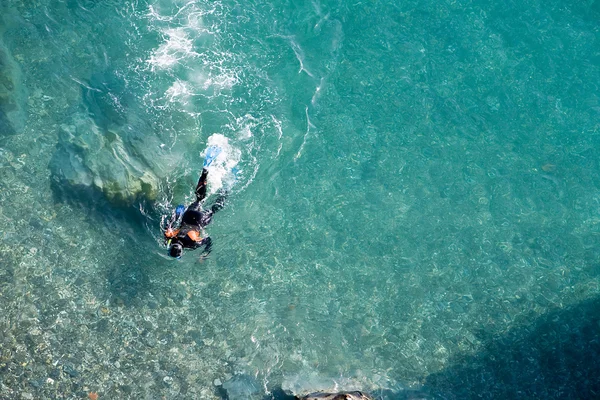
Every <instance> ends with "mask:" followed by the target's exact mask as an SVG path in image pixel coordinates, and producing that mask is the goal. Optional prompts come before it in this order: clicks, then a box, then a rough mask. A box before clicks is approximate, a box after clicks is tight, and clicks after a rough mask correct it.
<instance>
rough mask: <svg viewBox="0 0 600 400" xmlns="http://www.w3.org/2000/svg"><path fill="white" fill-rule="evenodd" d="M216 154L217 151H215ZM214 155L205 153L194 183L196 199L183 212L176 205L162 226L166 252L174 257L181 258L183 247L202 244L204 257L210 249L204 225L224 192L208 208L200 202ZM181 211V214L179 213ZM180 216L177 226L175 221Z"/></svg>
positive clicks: (209, 220) (223, 197)
mask: <svg viewBox="0 0 600 400" xmlns="http://www.w3.org/2000/svg"><path fill="white" fill-rule="evenodd" d="M217 155H218V153H217ZM215 157H216V155H215V154H214V152H213V153H212V154H209V155H207V160H205V162H204V168H202V174H201V175H200V179H199V180H198V185H196V191H195V193H196V201H194V202H193V203H192V204H190V205H189V206H188V207H187V209H185V212H183V209H184V207H183V206H181V205H180V206H178V207H177V210H176V212H175V213H174V214H173V215H172V216H171V219H170V220H169V221H168V222H167V224H166V226H165V227H164V236H165V241H166V244H167V247H168V254H169V255H170V256H171V257H174V258H181V255H182V254H183V249H191V250H194V249H197V248H199V247H202V246H204V250H203V252H202V255H201V257H206V256H208V254H209V253H210V251H211V246H212V240H211V238H210V237H209V236H206V234H205V232H204V227H205V226H206V225H208V224H210V222H211V221H212V217H213V215H214V214H215V213H216V212H217V211H219V210H220V209H222V208H223V206H224V204H225V197H226V193H225V192H222V193H220V194H219V197H218V198H217V200H216V201H215V203H214V204H213V205H212V206H211V207H210V209H208V210H204V209H203V208H202V202H203V201H204V199H205V197H206V185H207V181H206V179H207V177H208V169H207V167H208V165H210V162H211V161H212V159H214V158H215ZM182 212H183V215H181V213H182ZM180 216H181V223H180V224H179V227H176V226H177V222H178V220H179V217H180Z"/></svg>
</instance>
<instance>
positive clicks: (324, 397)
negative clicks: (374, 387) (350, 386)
mask: <svg viewBox="0 0 600 400" xmlns="http://www.w3.org/2000/svg"><path fill="white" fill-rule="evenodd" d="M300 400H373V398H372V397H370V396H369V395H367V394H365V393H363V392H360V391H353V392H337V393H324V392H317V393H311V394H308V395H306V396H304V397H302V398H301V399H300Z"/></svg>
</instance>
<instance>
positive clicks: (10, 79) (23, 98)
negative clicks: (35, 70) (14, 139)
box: [0, 20, 27, 137]
mask: <svg viewBox="0 0 600 400" xmlns="http://www.w3.org/2000/svg"><path fill="white" fill-rule="evenodd" d="M2 26H3V22H2V20H0V137H1V136H8V135H15V134H18V133H20V132H21V131H22V130H23V128H25V122H26V120H27V112H26V104H27V91H26V88H25V86H24V83H23V76H22V73H21V69H20V68H19V65H18V64H17V62H16V61H15V60H14V58H13V57H12V55H11V53H10V51H9V50H8V47H6V45H5V44H4V42H3V41H2Z"/></svg>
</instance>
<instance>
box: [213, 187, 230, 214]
mask: <svg viewBox="0 0 600 400" xmlns="http://www.w3.org/2000/svg"><path fill="white" fill-rule="evenodd" d="M227 194H228V193H227V192H225V191H221V192H219V197H217V200H215V203H214V204H213V205H212V206H211V207H210V211H212V213H213V214H214V213H216V212H217V211H219V210H221V209H222V208H223V207H225V200H226V199H227Z"/></svg>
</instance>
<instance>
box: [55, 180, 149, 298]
mask: <svg viewBox="0 0 600 400" xmlns="http://www.w3.org/2000/svg"><path fill="white" fill-rule="evenodd" d="M52 192H53V197H54V201H55V202H57V203H67V204H70V205H71V206H73V207H77V208H80V209H83V210H84V211H85V212H86V214H87V220H88V221H87V222H88V223H89V224H90V225H94V226H96V227H97V229H98V231H99V240H100V241H101V242H102V243H99V246H98V247H99V248H100V247H104V249H103V250H101V251H102V256H101V257H102V260H101V262H102V267H103V271H104V273H105V275H106V280H107V284H108V290H109V296H110V301H111V303H112V304H114V305H119V306H137V305H140V304H142V303H146V302H147V300H148V297H149V296H148V294H153V293H154V292H160V290H159V289H158V288H154V287H153V284H152V282H151V279H150V274H151V268H150V266H151V265H152V264H153V263H154V262H155V261H156V255H155V254H154V252H153V251H148V249H154V248H155V247H156V245H157V243H156V241H155V240H154V238H152V237H151V236H150V235H149V234H148V230H147V228H146V226H145V225H146V224H148V223H149V219H150V218H152V219H154V218H156V217H157V216H154V215H152V216H148V215H143V214H142V213H140V211H139V210H138V209H136V208H134V207H133V206H128V207H126V206H123V207H119V206H115V205H114V204H111V203H109V202H108V201H107V200H106V199H105V198H104V197H103V196H102V194H101V193H99V192H97V191H94V190H93V189H90V188H86V187H78V188H76V189H71V188H66V187H65V186H63V185H61V184H60V182H53V184H52ZM150 213H151V214H154V213H155V211H151V212H150ZM102 235H104V236H105V238H106V240H102ZM110 246H113V247H112V248H110ZM150 297H152V298H154V297H155V296H154V295H153V296H150Z"/></svg>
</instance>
